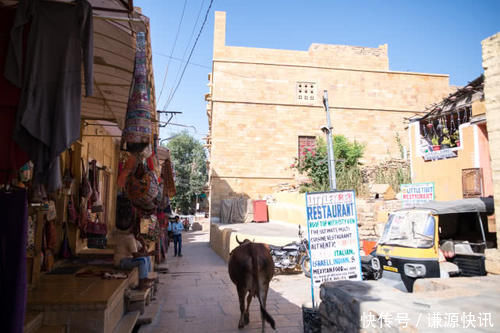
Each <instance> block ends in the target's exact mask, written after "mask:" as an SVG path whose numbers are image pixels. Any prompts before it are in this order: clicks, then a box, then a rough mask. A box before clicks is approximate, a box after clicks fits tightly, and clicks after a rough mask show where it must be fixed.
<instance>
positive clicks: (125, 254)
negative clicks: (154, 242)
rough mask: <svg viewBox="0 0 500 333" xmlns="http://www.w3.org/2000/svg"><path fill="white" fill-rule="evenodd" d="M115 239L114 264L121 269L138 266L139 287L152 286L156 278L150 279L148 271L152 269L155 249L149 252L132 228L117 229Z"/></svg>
mask: <svg viewBox="0 0 500 333" xmlns="http://www.w3.org/2000/svg"><path fill="white" fill-rule="evenodd" d="M114 239H115V242H116V246H115V253H114V256H113V261H114V265H115V266H116V267H119V268H121V269H133V268H134V267H138V268H139V289H142V290H144V289H147V288H149V287H151V285H152V283H153V282H154V279H148V273H149V272H150V271H151V259H150V257H149V256H152V255H154V251H150V252H147V251H146V246H145V244H144V241H143V240H142V242H141V239H140V240H137V239H136V238H135V236H134V234H133V233H132V232H131V231H130V229H127V230H119V229H117V230H116V232H115V237H114ZM141 243H142V244H141Z"/></svg>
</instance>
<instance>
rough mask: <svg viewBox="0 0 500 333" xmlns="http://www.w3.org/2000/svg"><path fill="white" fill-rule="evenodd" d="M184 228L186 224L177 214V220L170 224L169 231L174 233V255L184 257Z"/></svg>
mask: <svg viewBox="0 0 500 333" xmlns="http://www.w3.org/2000/svg"><path fill="white" fill-rule="evenodd" d="M182 230H184V226H183V225H182V222H181V221H180V219H179V216H176V217H175V221H174V222H173V223H170V224H169V225H168V231H172V233H173V234H174V257H176V256H177V255H179V257H182Z"/></svg>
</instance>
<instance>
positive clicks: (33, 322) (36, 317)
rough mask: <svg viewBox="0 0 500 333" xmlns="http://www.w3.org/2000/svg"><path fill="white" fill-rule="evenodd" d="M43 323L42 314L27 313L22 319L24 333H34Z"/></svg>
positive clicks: (36, 312) (35, 312)
mask: <svg viewBox="0 0 500 333" xmlns="http://www.w3.org/2000/svg"><path fill="white" fill-rule="evenodd" d="M42 323H43V312H38V311H28V312H26V316H25V317H24V330H23V332H24V333H35V332H36V331H37V330H38V329H39V328H40V327H42Z"/></svg>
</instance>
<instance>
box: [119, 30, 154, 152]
mask: <svg viewBox="0 0 500 333" xmlns="http://www.w3.org/2000/svg"><path fill="white" fill-rule="evenodd" d="M146 61H147V60H146V35H145V33H143V32H139V33H137V39H136V53H135V67H134V78H133V80H132V86H131V89H130V96H129V100H128V106H127V115H126V118H125V129H124V130H123V138H124V139H125V142H126V143H127V149H128V150H129V151H131V152H141V151H143V150H144V148H146V147H147V146H148V145H149V143H150V140H151V101H150V92H149V85H148V80H147V70H146Z"/></svg>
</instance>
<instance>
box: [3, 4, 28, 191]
mask: <svg viewBox="0 0 500 333" xmlns="http://www.w3.org/2000/svg"><path fill="white" fill-rule="evenodd" d="M15 14H16V11H15V9H13V8H9V7H0V142H1V143H2V144H1V145H0V156H1V158H0V182H1V183H7V182H9V181H10V180H11V179H12V178H13V177H14V176H15V174H16V171H17V170H18V169H19V168H20V167H21V166H22V165H23V164H25V163H26V162H27V161H28V155H26V153H25V152H24V151H23V150H22V149H21V148H20V147H19V145H18V144H17V143H16V142H15V141H14V140H13V139H12V135H13V132H14V123H15V119H16V113H17V105H18V103H19V98H20V96H21V89H19V88H18V87H16V86H15V85H13V84H12V83H10V82H9V81H7V79H6V78H5V77H4V75H3V70H4V65H5V60H6V57H7V50H8V48H9V47H8V46H9V36H10V29H11V28H12V24H13V23H14V17H15ZM25 39H26V38H25Z"/></svg>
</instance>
